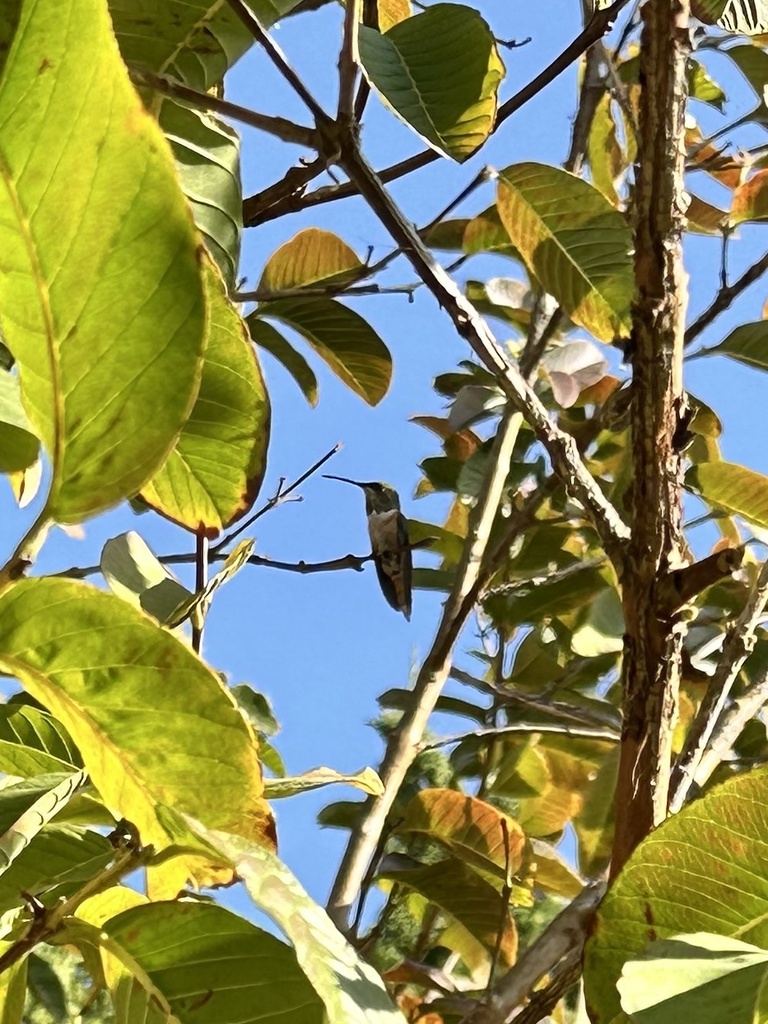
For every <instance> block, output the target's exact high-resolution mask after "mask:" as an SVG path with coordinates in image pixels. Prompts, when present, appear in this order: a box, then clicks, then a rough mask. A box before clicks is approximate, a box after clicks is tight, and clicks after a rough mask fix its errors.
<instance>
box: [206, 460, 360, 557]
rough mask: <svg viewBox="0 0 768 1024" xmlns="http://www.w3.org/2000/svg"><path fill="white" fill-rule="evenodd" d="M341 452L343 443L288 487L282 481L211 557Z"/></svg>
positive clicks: (218, 544)
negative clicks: (271, 494)
mask: <svg viewBox="0 0 768 1024" xmlns="http://www.w3.org/2000/svg"><path fill="white" fill-rule="evenodd" d="M340 450H341V442H339V443H338V444H335V445H334V446H333V448H331V449H330V451H327V452H326V453H325V455H323V457H322V458H321V459H318V460H317V462H316V463H315V464H314V465H313V466H310V467H309V469H308V470H307V471H306V472H305V473H302V474H301V476H300V477H298V478H297V479H296V480H294V481H293V483H292V484H289V485H288V487H283V483H284V481H283V480H281V481H280V484H279V485H278V488H277V491H276V492H275V494H274V495H273V496H272V497H271V498H270V499H269V501H268V502H267V503H266V504H265V505H262V507H261V508H260V509H259V510H258V512H254V514H253V515H252V516H249V517H248V518H247V519H245V520H244V521H243V522H242V523H240V525H239V526H238V527H237V528H236V529H234V530H231V531H230V532H229V533H228V534H226V535H225V536H224V537H222V538H221V540H220V541H219V542H218V543H217V544H214V545H213V547H212V548H211V555H212V556H213V555H215V554H217V553H218V552H219V551H221V549H222V548H225V547H226V546H227V544H231V543H232V541H233V540H234V539H235V537H239V536H240V534H241V533H243V531H244V530H247V529H248V527H249V526H252V525H253V523H255V522H256V520H257V519H261V517H262V516H263V515H266V514H267V512H271V510H272V509H273V508H274V507H275V506H276V505H280V504H281V503H282V502H284V501H285V499H286V498H287V497H288V495H289V494H291V493H292V492H293V491H295V490H296V488H297V487H300V486H301V485H302V484H303V483H304V481H305V480H307V479H308V478H309V477H311V476H312V475H313V473H316V472H317V471H318V469H320V468H321V466H324V465H325V464H326V462H327V461H328V460H329V459H330V458H333V456H334V455H335V454H336V452H338V451H340Z"/></svg>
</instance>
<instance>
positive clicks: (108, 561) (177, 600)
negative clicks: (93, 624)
mask: <svg viewBox="0 0 768 1024" xmlns="http://www.w3.org/2000/svg"><path fill="white" fill-rule="evenodd" d="M100 568H101V572H102V575H103V576H104V579H105V580H106V581H107V583H108V584H109V588H110V590H111V591H112V593H113V594H117V596H118V597H120V598H122V599H123V601H127V602H128V603H129V604H132V605H133V606H134V608H143V609H144V611H145V612H147V614H148V615H151V616H153V618H155V619H157V620H158V622H162V623H167V622H169V621H170V619H171V618H172V616H173V614H174V612H175V611H176V609H177V608H178V607H179V605H180V604H181V603H182V602H183V601H187V600H189V598H190V597H192V594H191V593H190V591H188V590H187V588H186V587H184V586H182V585H181V583H179V581H178V580H177V579H176V578H175V577H174V576H173V575H172V574H171V573H170V572H169V571H168V569H166V567H165V566H164V565H163V564H162V563H161V562H160V561H159V560H158V558H157V556H156V555H155V553H154V552H153V551H152V550H151V549H150V547H149V546H148V544H147V543H146V541H145V540H144V539H143V537H141V536H140V535H139V534H138V533H136V531H135V530H130V531H129V532H128V533H121V534H120V535H119V536H117V537H112V538H111V539H110V540H108V541H107V542H106V544H105V545H104V547H103V549H102V552H101V561H100Z"/></svg>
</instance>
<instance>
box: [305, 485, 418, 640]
mask: <svg viewBox="0 0 768 1024" xmlns="http://www.w3.org/2000/svg"><path fill="white" fill-rule="evenodd" d="M324 475H325V479H326V480H341V482H342V483H345V484H353V485H354V486H355V487H359V488H360V489H361V490H362V491H363V493H364V494H365V514H366V515H367V516H368V536H369V537H370V538H371V549H372V551H373V564H374V565H375V566H376V575H377V576H378V577H379V585H380V586H381V591H382V593H383V594H384V597H385V598H386V599H387V602H388V603H389V604H390V605H391V606H392V607H393V608H394V609H395V611H398V612H402V613H403V615H404V616H405V617H406V619H407V620H408V621H409V622H410V621H411V572H412V570H413V563H412V558H411V544H410V540H409V538H408V523H407V521H406V518H405V516H404V515H403V513H402V512H401V511H400V498H399V497H398V494H397V491H396V490H395V489H394V487H390V486H389V484H382V483H376V482H361V481H359V480H349V479H348V478H347V477H345V476H331V475H330V474H324Z"/></svg>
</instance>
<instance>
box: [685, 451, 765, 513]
mask: <svg viewBox="0 0 768 1024" xmlns="http://www.w3.org/2000/svg"><path fill="white" fill-rule="evenodd" d="M685 482H686V486H688V487H690V488H691V489H692V490H693V491H694V493H696V494H699V495H701V497H702V498H703V499H704V501H706V502H708V503H709V504H711V505H714V506H715V507H716V508H720V509H723V511H724V512H728V513H729V514H730V515H738V516H743V517H744V518H745V519H749V520H750V521H751V522H753V523H756V524H757V525H758V526H763V527H768V477H764V476H763V475H762V473H756V472H755V471H754V470H753V469H747V467H746V466H739V465H737V464H736V463H734V462H702V463H701V464H700V465H698V466H692V467H691V468H690V469H689V470H688V472H687V473H686V474H685Z"/></svg>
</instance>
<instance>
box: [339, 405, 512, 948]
mask: <svg viewBox="0 0 768 1024" xmlns="http://www.w3.org/2000/svg"><path fill="white" fill-rule="evenodd" d="M520 422H521V417H520V416H519V414H517V413H515V412H513V410H512V408H511V406H510V407H509V408H508V409H507V410H506V411H505V412H504V415H503V416H502V420H501V423H500V424H499V428H498V431H497V433H496V439H495V441H494V445H493V452H492V455H491V458H490V459H489V460H488V467H487V469H486V471H485V476H484V479H483V484H482V487H481V490H480V493H479V495H478V498H477V503H476V505H475V507H474V509H473V510H472V516H471V519H470V524H469V528H468V533H467V538H466V540H465V542H464V549H463V553H462V560H461V563H460V565H459V566H458V568H457V571H456V582H455V583H454V585H453V588H452V590H451V593H450V594H449V596H448V600H447V601H446V602H445V605H444V607H443V614H442V617H441V619H440V623H439V625H438V628H437V633H436V635H435V639H434V641H433V643H432V647H431V648H430V651H429V653H428V654H427V656H426V658H425V659H424V662H423V664H422V666H421V669H420V671H419V674H418V678H417V679H416V683H415V685H414V688H413V694H412V697H411V702H410V705H409V706H408V707H407V708H406V709H405V710H404V712H403V716H402V719H401V720H400V722H399V723H398V727H397V729H396V730H395V731H394V732H393V733H392V735H391V737H390V739H389V742H388V744H387V750H386V753H385V755H384V759H383V761H382V765H381V769H380V772H379V774H380V777H381V781H382V782H383V784H384V792H383V794H382V795H381V796H379V797H373V798H371V799H369V801H368V804H367V808H366V811H365V813H364V814H363V815H362V816H361V820H360V822H359V823H358V824H357V825H356V826H355V828H353V830H352V833H351V835H350V838H349V842H348V844H347V848H346V850H345V851H344V855H343V857H342V860H341V864H340V866H339V870H338V873H337V875H336V879H335V881H334V884H333V888H332V890H331V895H330V898H329V902H328V913H329V915H330V917H331V919H332V920H333V921H334V923H335V924H336V927H337V928H339V930H340V931H343V932H346V931H347V930H348V922H349V914H350V911H351V909H352V905H353V903H354V901H355V899H356V898H357V896H358V893H359V891H360V886H361V884H362V882H363V879H364V878H365V874H366V870H367V868H368V864H369V862H370V860H371V857H372V856H373V854H374V851H375V850H376V847H377V843H378V841H379V837H380V835H381V834H382V831H383V829H384V825H385V822H386V817H387V814H388V813H389V811H390V809H391V807H392V805H393V803H394V801H395V798H396V796H397V793H398V791H399V789H400V785H401V783H402V781H403V779H404V777H405V774H406V772H407V770H408V768H409V766H410V765H411V764H412V762H413V759H414V758H415V757H416V755H417V753H418V750H419V743H420V742H421V738H422V736H423V734H424V730H425V728H426V725H427V721H428V720H429V716H430V715H431V714H432V711H433V710H434V707H435V704H436V703H437V698H438V697H439V696H440V693H441V691H442V689H443V686H444V684H445V681H446V679H447V678H448V673H449V671H450V665H451V652H452V650H453V645H454V644H455V642H456V640H457V639H458V636H459V633H460V632H461V629H462V627H463V626H464V624H465V622H466V620H467V618H468V616H469V615H470V613H471V610H472V608H473V606H474V602H475V599H476V594H477V590H476V588H477V586H478V584H479V582H480V581H481V579H482V576H481V565H482V563H483V558H484V556H485V553H486V548H487V546H488V541H489V538H490V533H491V527H492V525H493V522H494V519H495V517H496V513H497V510H498V506H499V502H500V501H501V499H502V496H503V493H504V487H505V484H506V480H507V474H508V473H509V466H510V460H511V457H512V451H513V449H514V445H515V441H516V439H517V434H518V431H519V428H520Z"/></svg>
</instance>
